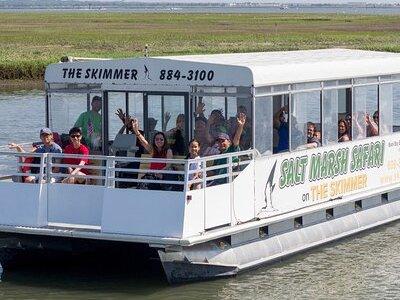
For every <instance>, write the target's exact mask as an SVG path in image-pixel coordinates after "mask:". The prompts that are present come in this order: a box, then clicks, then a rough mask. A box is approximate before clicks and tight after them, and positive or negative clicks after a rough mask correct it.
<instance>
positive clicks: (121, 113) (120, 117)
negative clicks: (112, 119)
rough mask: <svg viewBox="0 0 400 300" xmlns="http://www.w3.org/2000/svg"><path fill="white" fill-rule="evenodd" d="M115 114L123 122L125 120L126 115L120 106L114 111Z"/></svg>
mask: <svg viewBox="0 0 400 300" xmlns="http://www.w3.org/2000/svg"><path fill="white" fill-rule="evenodd" d="M115 114H116V115H117V116H118V118H119V119H120V120H121V121H122V122H124V123H125V121H126V119H125V118H126V116H125V113H124V112H123V110H122V109H121V108H118V109H117V111H116V112H115Z"/></svg>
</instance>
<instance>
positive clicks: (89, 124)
mask: <svg viewBox="0 0 400 300" xmlns="http://www.w3.org/2000/svg"><path fill="white" fill-rule="evenodd" d="M101 104H102V99H101V97H100V96H94V97H93V98H92V104H91V105H92V109H91V110H89V111H86V112H83V113H81V114H80V116H79V117H78V119H77V120H76V122H75V125H74V127H79V128H81V130H82V136H83V139H84V142H85V143H86V144H87V146H88V147H89V148H90V149H91V150H92V151H93V150H94V151H99V150H100V148H101V114H100V113H99V111H100V110H101Z"/></svg>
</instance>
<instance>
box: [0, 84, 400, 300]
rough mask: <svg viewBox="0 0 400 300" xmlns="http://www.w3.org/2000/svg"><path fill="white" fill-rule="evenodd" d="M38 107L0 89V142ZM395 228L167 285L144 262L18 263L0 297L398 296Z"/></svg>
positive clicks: (40, 120) (30, 132) (20, 129)
mask: <svg viewBox="0 0 400 300" xmlns="http://www.w3.org/2000/svg"><path fill="white" fill-rule="evenodd" d="M44 107H45V104H44V95H43V92H41V91H33V92H31V91H30V92H21V93H12V94H1V93H0V114H1V117H0V120H1V121H0V132H1V135H0V144H3V145H4V144H5V143H8V142H9V141H13V140H15V141H27V140H32V137H37V138H39V137H38V136H37V135H38V132H39V129H40V128H41V127H42V126H43V124H44V118H45V116H44ZM0 168H1V163H0ZM399 230H400V223H399V222H397V223H392V224H389V225H387V226H385V227H380V228H378V229H375V230H373V231H369V232H367V233H364V234H361V235H357V236H355V237H351V238H347V239H345V240H342V241H341V242H338V243H334V244H330V245H327V246H324V247H319V248H316V249H314V250H311V251H308V252H305V253H303V254H300V255H296V256H294V257H292V258H289V259H287V260H285V261H283V262H281V263H276V264H273V265H269V266H264V267H261V268H259V269H257V270H253V271H250V272H247V273H244V274H241V275H239V276H237V277H235V278H229V279H222V280H215V281H209V282H200V283H193V284H187V285H180V286H173V287H171V286H169V285H168V284H167V283H166V280H165V278H164V276H163V275H162V273H161V272H160V271H159V270H156V269H155V268H153V267H148V266H146V267H144V268H138V269H131V270H126V269H123V270H120V269H119V267H118V266H116V267H113V268H112V267H110V268H104V267H102V268H100V267H99V268H97V267H96V263H95V264H94V265H93V264H92V265H90V266H88V265H85V264H83V265H82V264H78V263H71V264H69V263H68V264H64V265H61V264H58V263H52V264H47V265H46V266H43V265H41V264H36V265H27V264H22V265H20V266H16V267H15V268H13V269H11V270H6V272H5V276H4V278H3V279H4V280H3V282H2V283H0V299H54V298H56V297H57V299H179V298H180V299H196V300H198V299H272V298H274V299H275V298H279V299H281V298H284V299H285V298H287V299H289V298H290V299H292V298H324V299H326V298H328V299H333V298H346V299H352V298H383V297H384V298H397V297H398V295H399V293H400V284H399V282H400V273H399V272H398V265H399V263H400V256H399V255H398V248H399V246H400V236H399V234H398V232H399ZM154 263H157V262H154ZM98 264H99V266H100V265H102V261H99V262H98Z"/></svg>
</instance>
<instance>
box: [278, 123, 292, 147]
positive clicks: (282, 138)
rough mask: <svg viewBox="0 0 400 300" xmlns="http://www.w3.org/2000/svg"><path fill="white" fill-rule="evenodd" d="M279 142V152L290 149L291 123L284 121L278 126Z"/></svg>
mask: <svg viewBox="0 0 400 300" xmlns="http://www.w3.org/2000/svg"><path fill="white" fill-rule="evenodd" d="M278 135H279V142H278V147H277V149H278V152H282V151H287V150H289V125H288V123H286V122H284V123H281V125H280V126H279V128H278Z"/></svg>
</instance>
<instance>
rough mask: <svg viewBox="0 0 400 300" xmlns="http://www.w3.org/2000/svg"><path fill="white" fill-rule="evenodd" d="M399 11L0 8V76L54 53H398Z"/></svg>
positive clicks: (14, 75)
mask: <svg viewBox="0 0 400 300" xmlns="http://www.w3.org/2000/svg"><path fill="white" fill-rule="evenodd" d="M399 31H400V18H399V16H387V15H385V16H379V15H343V14H325V15H320V14H318V15H317V14H171V13H164V14H161V13H160V14H153V13H146V14H138V13H107V12H88V13H58V12H57V13H0V79H41V78H42V77H43V73H44V69H45V66H46V65H48V64H49V63H53V62H56V61H58V60H59V59H60V57H62V56H65V55H68V56H78V57H110V58H126V57H137V56H142V55H143V49H144V47H145V45H146V44H148V45H149V53H150V55H151V56H155V55H179V54H202V53H226V52H254V51H279V50H297V49H316V48H332V47H346V48H358V49H366V50H379V51H391V52H400V34H399Z"/></svg>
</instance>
